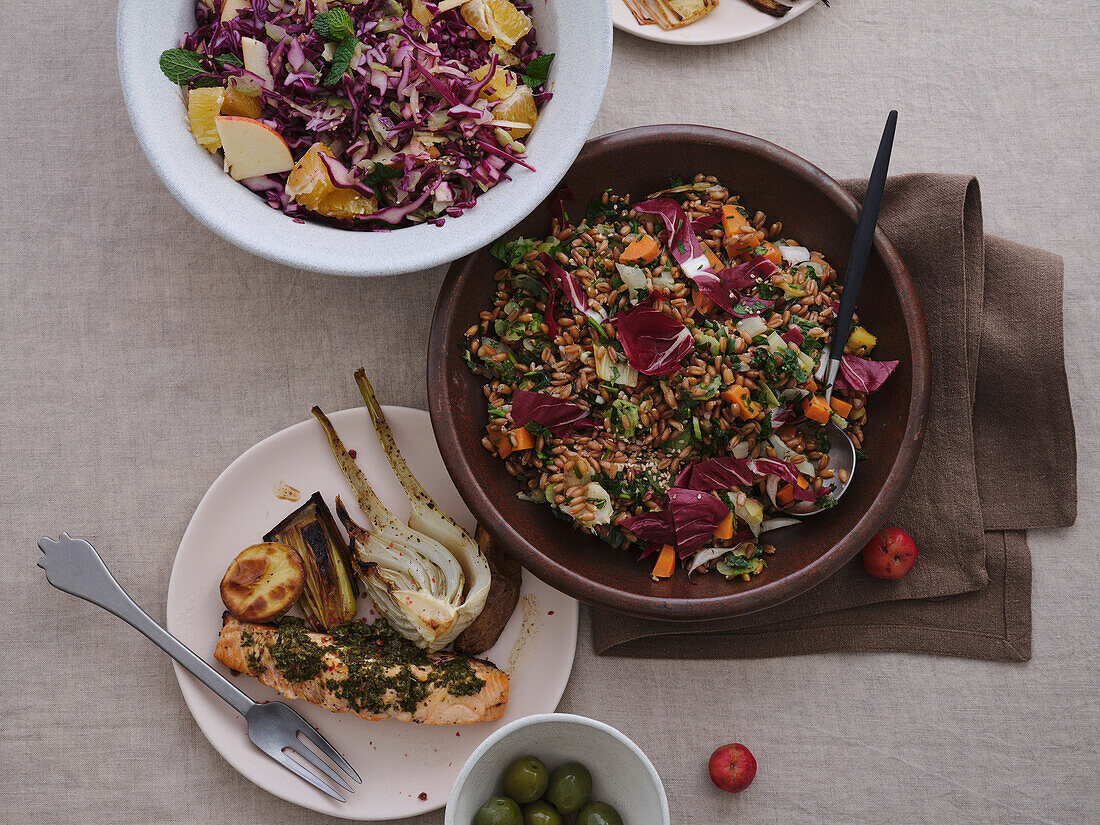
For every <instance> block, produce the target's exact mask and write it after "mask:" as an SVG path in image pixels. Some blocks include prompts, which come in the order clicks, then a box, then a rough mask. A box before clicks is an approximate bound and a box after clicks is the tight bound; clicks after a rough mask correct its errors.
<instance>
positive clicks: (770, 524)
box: [760, 518, 802, 533]
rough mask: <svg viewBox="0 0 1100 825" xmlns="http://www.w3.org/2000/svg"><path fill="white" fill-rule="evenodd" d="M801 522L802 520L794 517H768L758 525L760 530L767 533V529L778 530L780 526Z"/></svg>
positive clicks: (790, 525) (789, 525)
mask: <svg viewBox="0 0 1100 825" xmlns="http://www.w3.org/2000/svg"><path fill="white" fill-rule="evenodd" d="M801 523H802V521H801V520H800V519H796V518H770V519H768V520H767V521H765V522H764V523H763V524H761V525H760V532H761V533H767V532H768V531H769V530H778V529H780V528H781V527H793V526H794V525H796V524H801Z"/></svg>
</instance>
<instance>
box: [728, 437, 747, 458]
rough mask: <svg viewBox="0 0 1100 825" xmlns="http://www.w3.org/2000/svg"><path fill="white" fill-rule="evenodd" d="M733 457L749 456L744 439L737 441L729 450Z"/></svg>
mask: <svg viewBox="0 0 1100 825" xmlns="http://www.w3.org/2000/svg"><path fill="white" fill-rule="evenodd" d="M730 452H731V453H732V455H733V457H734V458H748V457H749V445H748V442H746V441H738V442H737V443H736V444H734V445H733V449H732V450H731V451H730Z"/></svg>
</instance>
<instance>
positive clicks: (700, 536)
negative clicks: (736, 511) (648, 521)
mask: <svg viewBox="0 0 1100 825" xmlns="http://www.w3.org/2000/svg"><path fill="white" fill-rule="evenodd" d="M668 511H669V513H670V515H671V518H672V531H673V534H674V535H675V538H676V554H677V555H678V556H679V557H680V558H685V557H687V556H690V555H691V554H692V553H693V552H695V551H696V550H698V549H699V548H700V547H702V546H703V545H704V544H706V543H707V541H708V540H709V539H710V538H711V536H713V535H714V531H715V529H716V528H717V527H718V522H720V521H721V520H722V519H724V518H725V517H726V515H727V514H728V513H729V508H728V507H726V505H725V504H723V503H722V502H721V501H719V500H718V499H717V498H716V497H715V496H712V495H711V494H710V493H703V492H700V491H699V490H682V489H679V488H677V487H673V488H672V489H671V490H669V491H668Z"/></svg>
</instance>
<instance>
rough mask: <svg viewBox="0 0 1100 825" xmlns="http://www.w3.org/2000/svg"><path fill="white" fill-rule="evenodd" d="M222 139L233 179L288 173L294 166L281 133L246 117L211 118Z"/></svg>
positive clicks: (230, 175)
mask: <svg viewBox="0 0 1100 825" xmlns="http://www.w3.org/2000/svg"><path fill="white" fill-rule="evenodd" d="M214 124H215V125H216V126H217V128H218V136H219V137H221V139H222V151H224V152H225V163H226V165H227V166H228V167H229V177H231V178H233V180H241V179H243V178H255V177H258V176H260V175H270V174H272V173H274V172H289V171H290V170H291V169H292V168H293V167H294V158H293V157H291V154H290V147H288V146H287V145H286V141H285V140H283V137H282V135H280V134H279V133H278V132H276V131H275V130H274V129H272V128H271V127H270V126H268V125H267V124H266V123H261V122H260V121H258V120H253V119H252V118H249V117H230V116H225V115H223V116H219V117H216V118H214Z"/></svg>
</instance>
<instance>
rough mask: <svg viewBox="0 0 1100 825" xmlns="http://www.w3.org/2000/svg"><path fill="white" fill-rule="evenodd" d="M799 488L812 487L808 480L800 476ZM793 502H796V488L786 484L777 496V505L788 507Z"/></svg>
mask: <svg viewBox="0 0 1100 825" xmlns="http://www.w3.org/2000/svg"><path fill="white" fill-rule="evenodd" d="M798 486H799V487H801V488H803V489H806V488H807V487H809V486H810V485H809V484H807V483H806V479H804V478H803V477H802V476H799V477H798ZM792 501H794V487H793V486H791V485H790V484H784V485H783V486H782V487H780V488H779V490H778V491H777V492H776V494H775V503H776V504H778V505H779V506H780V507H786V506H787V505H788V504H790V503H791V502H792Z"/></svg>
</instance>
